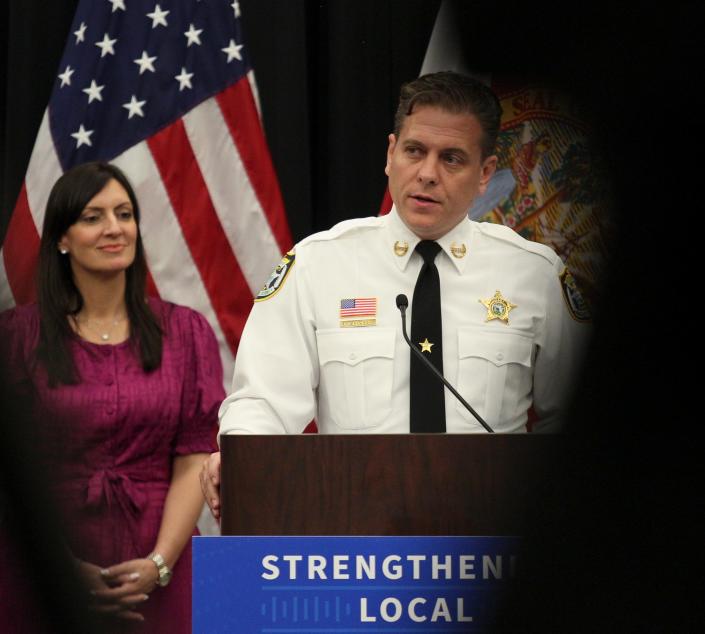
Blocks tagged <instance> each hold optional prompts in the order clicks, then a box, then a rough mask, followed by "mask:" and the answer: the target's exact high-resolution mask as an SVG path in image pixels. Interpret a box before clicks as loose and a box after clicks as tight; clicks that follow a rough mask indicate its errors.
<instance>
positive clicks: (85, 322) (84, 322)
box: [76, 317, 123, 341]
mask: <svg viewBox="0 0 705 634" xmlns="http://www.w3.org/2000/svg"><path fill="white" fill-rule="evenodd" d="M122 320H123V317H115V319H113V322H112V323H111V324H110V328H108V329H107V330H103V331H102V332H101V331H100V330H96V329H95V328H93V327H91V326H90V325H89V322H90V321H91V320H90V319H83V320H81V321H79V320H78V319H76V323H77V324H78V325H79V327H80V326H82V325H83V326H85V327H86V328H88V329H89V330H90V331H91V332H93V334H94V335H96V336H98V337H100V339H101V341H109V340H110V335H112V334H113V330H114V329H115V326H117V325H118V324H119V323H120V322H121V321H122Z"/></svg>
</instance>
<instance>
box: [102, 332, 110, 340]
mask: <svg viewBox="0 0 705 634" xmlns="http://www.w3.org/2000/svg"><path fill="white" fill-rule="evenodd" d="M100 338H101V339H102V340H103V341H107V340H108V339H110V334H109V333H107V332H104V333H103V334H102V335H100Z"/></svg>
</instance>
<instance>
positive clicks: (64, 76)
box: [57, 66, 73, 88]
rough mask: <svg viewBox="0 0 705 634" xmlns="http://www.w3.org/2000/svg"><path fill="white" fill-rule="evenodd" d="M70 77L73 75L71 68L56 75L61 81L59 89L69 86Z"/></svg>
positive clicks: (68, 67)
mask: <svg viewBox="0 0 705 634" xmlns="http://www.w3.org/2000/svg"><path fill="white" fill-rule="evenodd" d="M71 75H73V68H71V67H70V66H67V67H66V70H65V71H64V72H63V73H61V74H60V75H57V76H58V78H59V79H60V80H61V86H60V88H63V87H64V86H70V85H71Z"/></svg>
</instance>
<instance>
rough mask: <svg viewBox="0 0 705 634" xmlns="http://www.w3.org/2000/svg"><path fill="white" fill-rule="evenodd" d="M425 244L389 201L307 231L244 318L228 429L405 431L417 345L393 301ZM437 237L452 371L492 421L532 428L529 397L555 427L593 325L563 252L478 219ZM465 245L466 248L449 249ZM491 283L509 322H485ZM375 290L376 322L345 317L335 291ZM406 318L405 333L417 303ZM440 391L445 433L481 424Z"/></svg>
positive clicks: (447, 369) (224, 420)
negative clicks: (407, 336)
mask: <svg viewBox="0 0 705 634" xmlns="http://www.w3.org/2000/svg"><path fill="white" fill-rule="evenodd" d="M418 242H419V238H418V237H417V236H416V235H415V234H414V233H412V232H411V231H410V230H409V229H408V228H407V227H406V225H404V223H403V222H402V220H401V218H400V217H399V216H398V214H397V213H396V211H395V210H392V212H391V213H390V214H389V215H387V216H384V217H374V218H363V219H357V220H348V221H345V222H342V223H340V224H338V225H336V226H335V227H333V228H332V229H331V230H329V231H324V232H321V233H317V234H314V235H312V236H309V237H308V238H306V239H305V240H303V241H302V242H301V243H299V244H298V245H297V246H296V248H295V259H294V263H293V265H291V266H290V267H289V268H288V270H286V272H285V273H284V278H283V281H281V280H277V282H276V283H274V286H273V287H275V286H276V291H275V292H274V293H273V294H271V295H270V296H269V297H268V298H267V299H264V300H260V301H256V302H255V305H254V307H253V309H252V312H251V313H250V316H249V318H248V320H247V324H246V326H245V329H244V331H243V334H242V340H241V342H240V347H239V350H238V354H237V359H236V362H235V373H234V377H233V387H232V393H231V394H230V395H229V396H228V397H227V399H226V400H225V401H224V402H223V405H222V407H221V409H220V431H221V433H255V434H281V433H300V432H301V431H302V430H303V429H304V428H305V427H306V425H307V424H308V423H309V422H310V421H311V419H313V418H315V419H316V421H317V424H318V429H319V432H320V433H329V434H335V433H405V432H408V431H409V355H410V354H411V351H410V350H409V347H408V346H407V344H406V342H405V341H404V339H403V337H402V332H401V318H400V313H399V310H398V309H397V307H396V302H395V300H396V297H397V295H398V294H400V293H404V294H406V295H407V297H408V298H409V303H410V304H411V302H412V297H413V292H414V285H415V284H416V278H417V277H418V274H419V271H420V269H421V265H422V262H423V260H422V258H421V256H420V255H419V254H418V253H415V251H414V248H415V246H416V244H417V243H418ZM437 242H438V243H439V244H440V245H441V247H442V251H441V252H440V253H439V254H438V256H437V257H436V266H437V267H438V271H439V275H440V281H441V304H442V317H443V370H444V375H445V377H446V379H448V380H449V381H450V382H451V384H453V385H454V386H455V388H456V389H457V390H458V391H459V392H460V394H461V395H463V397H464V398H465V399H466V400H467V401H468V402H469V403H470V405H472V406H473V408H474V409H475V410H476V411H477V412H478V413H479V414H480V415H481V416H482V417H483V418H484V419H485V420H486V421H487V423H488V424H489V425H490V426H491V427H492V428H493V429H494V430H495V431H497V432H520V431H525V430H526V421H527V410H528V409H529V407H530V406H531V405H532V403H533V406H534V409H535V411H536V413H537V414H538V416H539V419H540V423H539V424H538V425H537V426H538V427H540V428H543V429H551V430H553V429H556V428H557V422H558V416H559V414H560V413H561V409H562V406H563V405H564V403H565V400H566V397H568V396H569V393H568V391H569V390H568V388H569V387H570V382H571V379H572V378H573V376H574V369H575V366H576V363H577V361H578V360H579V359H578V357H579V352H580V349H581V347H582V346H581V340H582V339H583V334H584V332H583V331H584V330H585V326H584V325H583V324H580V323H579V322H578V321H576V320H575V319H574V318H573V317H572V316H571V311H570V310H569V308H568V305H567V302H566V300H565V299H564V296H563V291H562V286H561V280H560V275H561V273H562V271H563V269H564V266H563V264H562V262H561V260H560V258H559V257H558V256H557V255H556V254H555V253H554V252H553V251H552V250H551V249H550V248H549V247H546V246H544V245H541V244H538V243H535V242H529V241H527V240H524V239H523V238H521V237H520V236H519V235H518V234H516V233H515V232H514V231H512V230H511V229H509V228H507V227H503V226H499V225H494V224H488V223H476V222H473V221H470V220H466V221H463V222H461V223H460V224H459V225H458V226H456V227H455V228H454V229H453V230H452V231H450V232H449V233H448V234H446V235H445V236H443V237H442V238H440V239H439V240H437ZM404 243H406V244H407V245H408V250H406V252H405V253H404V254H403V255H399V253H401V251H403V245H404ZM395 244H397V246H398V247H401V248H398V249H397V251H396V252H395V248H394V247H395ZM463 245H464V246H465V251H466V252H465V255H464V256H463V257H456V256H455V255H453V252H452V250H451V246H453V247H457V248H456V249H455V251H456V254H459V250H460V251H462V246H463ZM277 284H280V285H278V286H277ZM496 291H499V292H500V294H501V297H502V298H503V299H504V300H506V301H507V302H511V303H512V304H515V305H516V307H515V308H513V309H511V311H510V312H509V322H508V324H507V323H504V322H502V321H500V320H497V319H494V320H491V321H487V316H488V309H487V308H486V306H485V305H483V304H482V303H481V301H480V300H488V299H490V298H492V297H493V296H494V294H495V292H496ZM368 298H376V300H377V302H376V310H375V311H374V313H375V314H374V315H373V316H372V319H373V320H374V325H367V326H358V327H341V322H343V323H345V324H348V323H349V322H348V321H345V320H342V319H341V300H345V299H368ZM368 312H369V311H368ZM407 316H408V322H407V331H408V330H409V329H410V324H411V320H413V318H414V316H413V312H412V310H411V306H410V307H409V311H408V312H407ZM370 317H371V316H370V315H368V316H367V317H366V318H364V319H361V320H360V321H361V322H367V323H369V321H370ZM436 380H437V379H436V378H434V377H433V376H432V375H431V374H430V373H429V378H428V381H429V382H433V381H436ZM444 391H445V399H446V400H445V406H446V429H447V431H448V432H451V433H468V432H482V433H486V432H485V431H484V429H483V428H482V427H481V426H480V424H479V423H478V422H477V421H476V420H475V419H474V417H473V416H472V415H471V414H470V413H469V412H468V411H467V410H466V409H465V408H464V407H463V405H462V404H461V403H460V402H458V401H457V399H456V398H455V397H454V396H453V395H452V394H451V393H450V392H449V391H448V390H444Z"/></svg>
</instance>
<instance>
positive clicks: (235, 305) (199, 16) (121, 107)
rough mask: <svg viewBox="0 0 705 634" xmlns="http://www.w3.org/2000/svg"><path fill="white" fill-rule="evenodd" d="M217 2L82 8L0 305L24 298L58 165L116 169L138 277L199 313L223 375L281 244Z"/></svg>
mask: <svg viewBox="0 0 705 634" xmlns="http://www.w3.org/2000/svg"><path fill="white" fill-rule="evenodd" d="M255 95H256V90H255V89H254V79H253V74H252V71H251V67H250V63H249V59H248V54H247V47H246V46H245V45H244V43H243V37H242V30H241V24H240V6H239V3H238V2H237V1H235V2H232V1H230V0H162V1H161V2H159V3H156V2H154V1H153V0H81V2H80V3H79V5H78V9H77V11H76V15H75V17H74V21H73V26H72V27H71V33H70V34H69V38H68V41H67V43H66V48H65V50H64V54H63V58H62V60H61V63H60V65H59V69H58V71H57V76H56V80H55V84H54V88H53V92H52V95H51V99H50V101H49V105H48V107H47V108H46V110H45V112H44V117H43V120H42V123H41V126H40V129H39V133H38V135H37V139H36V142H35V146H34V150H33V153H32V157H31V159H30V163H29V167H28V170H27V173H26V176H25V181H24V184H23V187H22V190H21V192H20V195H19V198H18V201H17V204H16V206H15V209H14V212H13V215H12V218H11V220H10V225H9V227H8V232H7V236H6V239H5V242H4V244H3V248H2V258H0V309H4V308H8V307H10V306H12V305H13V304H14V303H17V304H22V303H27V302H29V301H33V299H34V296H35V295H34V281H33V276H34V271H35V267H36V260H37V254H38V251H39V234H40V231H41V227H42V223H43V219H44V208H45V206H46V202H47V199H48V196H49V191H50V189H51V187H52V185H53V184H54V182H55V181H56V180H57V178H58V177H59V176H60V175H61V174H62V173H63V172H64V171H66V170H67V169H69V168H70V167H72V166H74V165H76V164H79V163H83V162H85V161H91V160H108V161H110V162H112V163H114V164H116V165H118V166H119V167H120V168H122V169H123V170H124V171H125V173H126V174H127V176H128V178H129V179H130V181H131V183H132V184H133V186H134V188H135V191H136V193H137V197H138V199H139V202H140V206H141V209H142V222H141V231H142V238H143V241H144V246H145V250H146V254H147V261H148V264H149V269H150V275H151V279H150V280H149V282H150V290H151V292H152V293H154V294H155V295H159V296H161V297H162V298H163V299H166V300H169V301H173V302H176V303H179V304H185V305H188V306H191V307H192V308H195V309H196V310H198V311H200V312H201V313H203V314H204V315H205V316H206V318H207V319H208V321H209V322H210V324H211V325H212V326H213V328H214V330H215V332H216V335H217V336H218V339H219V341H220V347H221V357H222V360H223V366H224V369H225V376H226V377H227V378H229V377H230V376H231V374H232V373H231V370H232V367H233V360H234V355H235V351H236V349H237V345H238V342H239V338H240V333H241V331H242V328H243V326H244V322H245V319H246V317H247V314H248V313H249V310H250V307H251V306H252V298H253V296H254V295H255V294H256V293H257V291H259V289H260V287H261V286H262V284H263V283H264V281H265V280H266V279H267V276H268V274H269V273H270V272H271V270H272V268H273V267H274V266H275V265H276V263H277V262H278V261H279V259H280V257H281V253H283V252H285V251H286V250H287V249H288V248H290V246H291V236H290V232H289V228H288V225H287V222H286V216H285V213H284V208H283V204H282V199H281V195H280V192H279V187H278V184H277V180H276V176H275V173H274V169H273V166H272V163H271V159H270V156H269V151H268V149H267V146H266V142H265V139H264V134H263V130H262V126H261V122H260V118H259V113H258V110H257V105H256V101H255Z"/></svg>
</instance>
